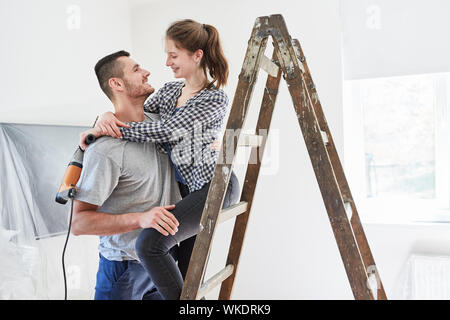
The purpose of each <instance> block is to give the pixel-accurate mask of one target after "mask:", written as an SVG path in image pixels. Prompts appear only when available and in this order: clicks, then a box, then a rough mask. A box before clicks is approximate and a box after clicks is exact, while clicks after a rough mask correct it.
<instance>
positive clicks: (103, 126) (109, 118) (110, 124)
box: [95, 112, 130, 138]
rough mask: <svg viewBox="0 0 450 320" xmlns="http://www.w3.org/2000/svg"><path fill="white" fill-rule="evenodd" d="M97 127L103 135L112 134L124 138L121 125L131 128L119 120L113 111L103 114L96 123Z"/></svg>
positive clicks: (114, 136)
mask: <svg viewBox="0 0 450 320" xmlns="http://www.w3.org/2000/svg"><path fill="white" fill-rule="evenodd" d="M95 127H96V128H99V129H100V131H101V132H102V135H104V136H111V137H113V138H122V133H121V132H120V129H119V127H125V128H130V126H129V125H127V124H126V123H124V122H122V121H120V120H117V118H116V116H115V115H114V113H112V112H106V113H104V114H102V115H101V116H100V118H99V119H98V121H97V123H96V124H95Z"/></svg>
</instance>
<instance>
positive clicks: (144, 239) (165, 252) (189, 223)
mask: <svg viewBox="0 0 450 320" xmlns="http://www.w3.org/2000/svg"><path fill="white" fill-rule="evenodd" d="M209 185H210V183H207V184H205V185H204V186H203V188H202V189H200V190H197V191H195V192H192V193H189V194H187V195H186V190H183V189H184V187H183V186H181V188H180V189H181V192H182V195H183V194H184V196H183V199H182V200H181V201H179V202H178V203H176V204H175V208H174V209H173V210H172V211H171V212H172V213H173V214H174V215H175V217H176V218H177V220H178V222H179V223H180V225H179V226H178V231H177V233H175V235H173V236H172V235H170V234H169V235H168V236H164V235H163V234H161V233H159V232H158V231H157V230H156V229H153V228H148V229H144V230H142V231H141V233H140V234H139V237H138V239H137V240H136V251H137V254H138V256H139V259H140V261H141V263H142V265H143V266H144V268H145V269H146V270H147V272H148V273H149V275H150V278H151V279H152V281H153V282H154V283H155V286H156V287H157V288H158V291H159V293H160V294H161V295H162V296H163V297H164V299H166V300H177V299H179V298H180V295H181V289H182V287H183V279H184V276H185V275H186V272H187V267H188V265H189V260H190V256H191V253H192V248H193V245H194V242H195V235H196V234H197V232H198V229H199V224H200V219H201V216H202V213H203V207H204V206H205V202H206V197H207V195H208V190H209ZM239 194H240V190H239V182H238V180H237V178H236V175H235V174H234V172H231V177H230V182H229V184H228V189H227V192H226V194H225V198H224V201H223V205H222V208H227V207H229V206H231V205H233V204H235V203H237V201H238V197H239ZM178 243H179V244H180V249H179V251H178V265H177V264H176V262H175V260H174V258H173V257H172V256H171V255H170V254H169V251H170V249H171V248H172V247H173V246H175V245H177V244H178Z"/></svg>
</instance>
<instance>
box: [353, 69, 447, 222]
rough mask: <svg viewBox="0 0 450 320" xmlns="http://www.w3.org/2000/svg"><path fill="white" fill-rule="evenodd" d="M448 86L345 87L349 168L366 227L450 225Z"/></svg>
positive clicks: (414, 80) (425, 81) (443, 82)
mask: <svg viewBox="0 0 450 320" xmlns="http://www.w3.org/2000/svg"><path fill="white" fill-rule="evenodd" d="M449 84H450V76H449V74H425V75H411V76H402V77H389V78H375V79H364V80H351V81H346V82H345V93H344V105H345V111H344V112H345V113H346V114H347V115H344V117H345V120H344V121H345V127H346V129H345V132H344V135H345V138H344V139H345V150H346V156H345V167H346V171H347V172H349V176H350V177H349V181H350V186H351V188H352V192H353V194H354V196H355V198H356V199H357V200H358V203H362V207H363V208H364V209H363V211H362V212H361V213H360V215H361V216H362V218H363V220H364V217H365V218H367V220H372V221H380V220H382V221H393V220H402V221H404V220H407V221H419V220H420V221H442V220H445V221H450V211H448V210H449V181H450V175H449V166H450V160H449V149H450V148H449V141H450V135H449V126H450V123H449V118H448V105H447V101H446V100H447V92H450V91H449V90H448V88H449ZM348 113H349V114H348ZM353 186H357V190H356V192H355V191H354V188H353ZM447 211H448V213H449V214H447ZM447 216H448V218H447Z"/></svg>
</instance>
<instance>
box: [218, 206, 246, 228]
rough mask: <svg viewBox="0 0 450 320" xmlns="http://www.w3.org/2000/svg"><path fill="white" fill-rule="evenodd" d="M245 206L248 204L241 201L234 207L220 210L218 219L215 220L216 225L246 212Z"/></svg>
mask: <svg viewBox="0 0 450 320" xmlns="http://www.w3.org/2000/svg"><path fill="white" fill-rule="evenodd" d="M247 205H248V203H247V202H246V201H241V202H239V203H237V204H235V205H232V206H231V207H228V208H226V209H224V210H222V211H221V212H220V214H219V217H218V218H217V223H222V222H224V221H227V220H229V219H231V218H234V217H236V216H238V215H240V214H241V213H244V212H245V211H247Z"/></svg>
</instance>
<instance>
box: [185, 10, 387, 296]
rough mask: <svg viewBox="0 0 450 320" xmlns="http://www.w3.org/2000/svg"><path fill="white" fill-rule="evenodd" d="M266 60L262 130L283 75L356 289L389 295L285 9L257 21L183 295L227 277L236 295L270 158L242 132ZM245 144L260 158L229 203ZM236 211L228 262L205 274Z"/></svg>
mask: <svg viewBox="0 0 450 320" xmlns="http://www.w3.org/2000/svg"><path fill="white" fill-rule="evenodd" d="M269 36H271V37H272V40H273V47H274V51H273V55H272V59H269V58H267V57H266V56H265V55H264V52H265V49H266V45H267V40H268V38H269ZM260 68H261V69H263V70H265V71H266V72H267V73H268V76H267V81H266V86H265V89H264V95H263V100H262V103H261V108H260V113H259V118H258V122H257V125H256V132H259V130H260V129H265V130H267V132H268V131H269V128H270V123H271V119H272V113H273V109H274V106H275V100H276V97H277V94H278V87H279V84H280V80H281V75H283V78H284V80H285V81H286V82H287V85H288V88H289V92H290V94H291V97H292V101H293V104H294V108H295V112H296V114H297V118H298V122H299V124H300V128H301V131H302V133H303V137H304V140H305V143H306V147H307V150H308V153H309V156H310V158H311V162H312V165H313V168H314V172H315V175H316V178H317V182H318V184H319V188H320V191H321V194H322V198H323V201H324V204H325V207H326V210H327V213H328V216H329V219H330V223H331V227H332V229H333V233H334V236H335V238H336V242H337V245H338V249H339V251H340V254H341V258H342V261H343V263H344V267H345V271H346V273H347V277H348V280H349V282H350V286H351V289H352V291H353V295H354V297H355V299H366V300H369V299H370V300H371V299H379V300H385V299H387V298H386V294H385V292H384V288H383V285H382V283H381V280H380V277H379V274H378V271H377V268H376V266H375V261H374V258H373V256H372V253H371V251H370V248H369V244H368V242H367V239H366V236H365V234H364V230H363V227H362V225H361V221H360V219H359V216H358V212H357V210H356V206H355V203H354V201H353V198H352V195H351V193H350V188H349V186H348V183H347V180H346V178H345V174H344V171H343V168H342V165H341V162H340V160H339V156H338V154H337V151H336V148H335V145H334V143H333V139H332V136H331V133H330V130H329V128H328V125H327V122H326V119H325V116H324V113H323V111H322V106H321V104H320V102H319V98H318V95H317V92H316V89H315V86H314V83H313V81H312V79H311V75H310V72H309V68H308V65H307V64H306V60H305V56H304V55H303V51H302V49H301V47H300V43H299V42H298V40H292V38H291V37H290V35H289V33H288V31H287V28H286V24H285V22H284V19H283V17H282V16H281V15H271V16H264V17H259V18H257V19H256V22H255V25H254V27H253V31H252V35H251V37H250V40H249V44H248V48H247V52H246V55H245V59H244V63H243V66H242V70H241V73H240V75H239V82H238V85H237V88H236V93H235V96H234V100H233V105H232V108H231V111H230V116H229V118H228V123H227V127H226V129H227V130H226V131H225V134H224V139H223V144H222V149H221V152H220V155H219V159H223V158H224V155H226V154H229V152H230V150H231V151H232V155H233V157H232V161H222V162H223V163H221V162H218V163H217V165H216V167H215V171H214V175H213V178H212V181H211V185H210V188H209V193H208V197H207V200H206V204H205V208H204V210H203V215H202V218H201V222H200V228H199V233H198V235H197V239H196V242H195V245H194V249H193V252H192V256H191V260H190V264H189V268H188V272H187V275H186V279H185V283H184V286H183V290H182V293H181V299H187V300H194V299H200V298H202V297H204V296H205V295H206V294H207V293H208V292H209V291H210V290H211V289H213V288H214V287H215V286H217V285H218V284H220V283H222V286H221V289H220V294H219V299H221V300H227V299H230V297H231V292H232V288H233V283H234V279H235V275H236V270H237V267H238V263H239V257H240V254H241V250H242V245H243V241H244V236H245V231H246V228H247V223H248V219H249V214H250V211H251V207H252V202H253V195H254V193H255V188H256V183H257V180H258V175H259V170H260V167H261V160H262V159H259V158H258V157H254V156H255V155H256V152H257V147H259V148H260V154H263V151H264V147H265V142H266V141H265V139H262V137H260V136H256V135H246V134H240V129H242V127H243V124H244V121H245V119H246V116H247V111H248V107H249V103H250V97H251V94H252V91H253V87H254V84H255V82H256V78H257V75H258V72H259V69H260ZM238 130H239V134H238V136H237V138H238V143H237V144H235V140H234V137H235V135H234V134H233V137H232V138H229V137H227V133H228V132H236V131H238ZM240 146H250V147H253V148H252V155H251V158H252V159H256V158H258V161H257V163H255V164H250V163H249V164H248V167H247V172H246V176H245V180H244V184H243V187H242V195H241V199H240V202H239V203H238V204H236V205H234V206H232V207H230V208H227V209H224V210H221V207H222V203H223V198H224V196H225V191H226V188H227V185H228V181H229V178H230V173H231V168H232V166H233V163H234V159H235V158H234V155H235V151H236V148H237V147H240ZM234 217H236V221H235V224H234V230H233V235H232V238H231V243H230V248H229V252H228V258H227V262H226V266H225V268H224V269H223V270H221V271H220V272H219V273H217V274H216V275H215V276H213V277H212V278H211V279H209V280H208V281H206V282H203V277H204V273H205V270H206V265H207V261H208V256H209V253H210V250H211V244H212V240H213V237H214V231H215V228H216V226H217V225H218V224H219V223H221V222H223V221H225V220H228V219H231V218H234ZM372 280H375V281H376V286H375V288H374V287H373V286H370V285H369V283H371V282H375V281H372Z"/></svg>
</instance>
